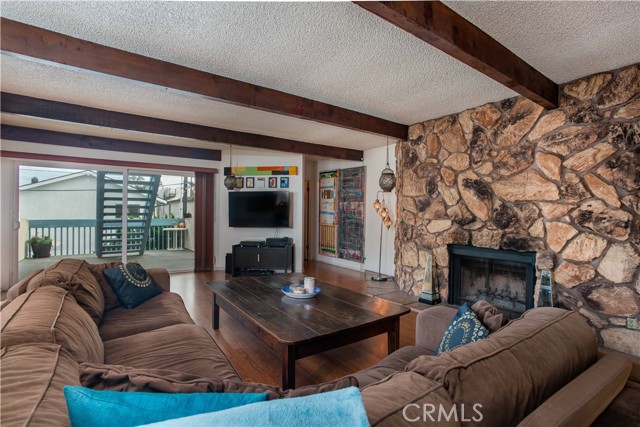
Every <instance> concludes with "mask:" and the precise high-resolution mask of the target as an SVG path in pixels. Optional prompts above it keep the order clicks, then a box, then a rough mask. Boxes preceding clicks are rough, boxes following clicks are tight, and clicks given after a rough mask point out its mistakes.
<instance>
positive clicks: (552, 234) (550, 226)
mask: <svg viewBox="0 0 640 427" xmlns="http://www.w3.org/2000/svg"><path fill="white" fill-rule="evenodd" d="M546 228H547V243H548V244H549V247H550V248H551V249H553V250H554V251H555V252H560V251H561V250H562V248H564V245H566V244H567V242H568V241H569V240H571V239H572V238H574V237H575V236H576V234H578V230H576V229H575V228H573V227H572V226H570V225H569V224H565V223H562V222H548V223H547V224H546Z"/></svg>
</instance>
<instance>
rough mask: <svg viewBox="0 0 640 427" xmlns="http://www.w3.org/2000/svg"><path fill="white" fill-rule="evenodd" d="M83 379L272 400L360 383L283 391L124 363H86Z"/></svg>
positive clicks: (105, 386) (89, 383) (93, 384)
mask: <svg viewBox="0 0 640 427" xmlns="http://www.w3.org/2000/svg"><path fill="white" fill-rule="evenodd" d="M78 370H79V372H80V382H81V384H82V385H83V386H85V387H89V388H92V389H94V390H116V391H143V392H161V393H208V392H213V393H219V392H226V393H265V392H266V393H267V395H268V396H269V399H279V398H285V397H301V396H308V395H311V394H316V393H324V392H327V391H334V390H340V389H343V388H347V387H352V386H355V387H357V386H358V380H356V379H355V378H354V377H344V378H340V379H337V380H335V381H330V382H327V383H324V384H315V385H310V386H306V387H299V388H297V389H294V390H282V389H281V388H280V387H276V386H272V385H268V384H260V383H248V382H241V381H235V380H224V381H219V380H217V379H215V378H203V377H199V376H197V375H192V374H187V373H184V372H178V371H171V370H167V369H138V368H132V367H129V366H122V365H101V364H91V363H83V364H82V365H80V367H79V368H78Z"/></svg>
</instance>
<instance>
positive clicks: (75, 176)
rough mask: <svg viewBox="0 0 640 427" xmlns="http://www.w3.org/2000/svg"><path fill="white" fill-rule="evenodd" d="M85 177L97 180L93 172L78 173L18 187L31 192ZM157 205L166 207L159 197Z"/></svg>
mask: <svg viewBox="0 0 640 427" xmlns="http://www.w3.org/2000/svg"><path fill="white" fill-rule="evenodd" d="M85 176H88V177H92V178H95V179H98V177H97V175H96V173H95V172H93V171H79V172H73V173H70V174H67V175H62V176H58V177H55V178H50V179H45V180H42V181H38V182H33V183H29V184H24V185H21V186H20V191H24V190H33V189H36V188H39V187H44V186H47V185H51V184H55V183H60V182H64V181H70V180H73V179H78V178H81V177H85ZM113 185H117V186H120V187H121V186H122V184H113ZM129 188H134V187H132V186H131V185H130V186H129ZM158 204H160V205H166V204H167V202H166V201H165V200H164V199H162V198H160V197H156V205H158Z"/></svg>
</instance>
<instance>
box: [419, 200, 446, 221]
mask: <svg viewBox="0 0 640 427" xmlns="http://www.w3.org/2000/svg"><path fill="white" fill-rule="evenodd" d="M446 215H447V211H446V207H445V205H444V201H443V200H442V197H438V198H437V199H435V200H433V202H431V204H430V205H429V207H428V208H427V209H426V210H425V211H424V212H423V214H422V217H423V218H424V219H425V220H429V221H430V220H432V219H441V218H445V217H446Z"/></svg>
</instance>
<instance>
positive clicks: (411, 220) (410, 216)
mask: <svg viewBox="0 0 640 427" xmlns="http://www.w3.org/2000/svg"><path fill="white" fill-rule="evenodd" d="M402 221H404V222H406V223H407V224H410V225H416V215H415V214H414V213H412V212H409V211H404V212H402Z"/></svg>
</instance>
